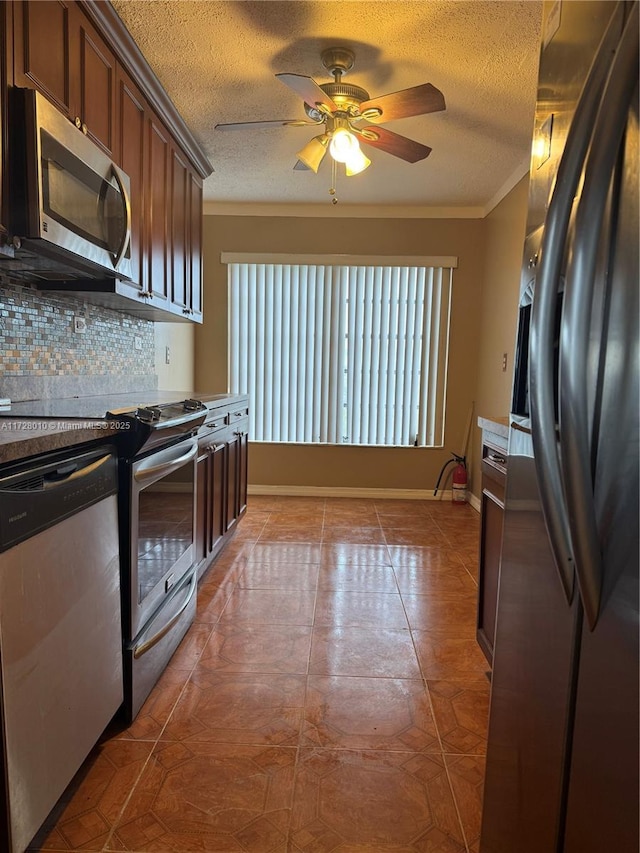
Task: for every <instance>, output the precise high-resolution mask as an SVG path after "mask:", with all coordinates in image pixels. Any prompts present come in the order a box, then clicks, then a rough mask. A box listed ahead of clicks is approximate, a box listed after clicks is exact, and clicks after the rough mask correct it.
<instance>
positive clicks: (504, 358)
mask: <svg viewBox="0 0 640 853" xmlns="http://www.w3.org/2000/svg"><path fill="white" fill-rule="evenodd" d="M502 372H503V373H506V372H507V353H506V352H503V353H502Z"/></svg>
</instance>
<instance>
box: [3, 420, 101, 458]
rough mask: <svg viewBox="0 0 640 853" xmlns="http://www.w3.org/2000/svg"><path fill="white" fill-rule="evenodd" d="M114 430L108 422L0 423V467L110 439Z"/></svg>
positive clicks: (5, 421)
mask: <svg viewBox="0 0 640 853" xmlns="http://www.w3.org/2000/svg"><path fill="white" fill-rule="evenodd" d="M116 433H117V430H116V429H115V428H114V427H113V425H112V424H110V423H109V422H108V421H92V420H87V421H77V422H75V423H70V422H68V421H60V420H56V419H53V418H52V419H50V420H46V421H45V420H40V419H38V418H33V419H31V418H24V419H21V420H10V419H3V420H0V464H1V463H3V462H15V461H17V460H19V459H28V458H29V457H30V456H39V455H40V454H41V453H49V452H50V451H52V450H61V449H64V448H66V447H74V446H75V445H77V444H83V443H84V442H86V441H98V440H99V439H107V438H111V437H114V436H115V435H116Z"/></svg>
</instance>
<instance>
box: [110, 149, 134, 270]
mask: <svg viewBox="0 0 640 853" xmlns="http://www.w3.org/2000/svg"><path fill="white" fill-rule="evenodd" d="M111 174H112V175H113V177H114V178H115V179H116V183H117V184H118V189H119V190H120V196H121V198H122V208H123V210H124V219H125V228H124V233H123V235H122V240H121V241H120V246H119V247H118V249H117V251H116V252H115V254H114V259H113V265H114V267H115V268H116V270H117V269H118V267H119V266H120V261H121V260H122V259H123V258H124V253H125V252H126V251H127V246H128V245H129V241H130V240H131V201H130V199H129V193H128V192H127V188H126V187H125V185H124V181H123V180H122V178H121V177H120V170H119V169H118V168H117V166H115V165H113V164H111Z"/></svg>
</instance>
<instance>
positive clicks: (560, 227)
mask: <svg viewBox="0 0 640 853" xmlns="http://www.w3.org/2000/svg"><path fill="white" fill-rule="evenodd" d="M622 14H623V4H622V3H618V5H617V7H616V9H615V12H614V13H613V15H612V16H611V19H610V21H609V25H608V27H607V30H606V32H605V34H604V36H603V38H602V41H601V43H600V46H599V48H598V51H597V53H596V56H595V58H594V60H593V63H592V65H591V68H590V69H589V74H588V75H587V79H586V81H585V84H584V87H583V89H582V92H581V94H580V98H579V100H578V103H577V106H576V110H575V113H574V117H573V121H572V123H571V127H570V128H569V133H568V134H567V140H566V143H565V147H564V151H563V154H562V157H561V160H560V163H559V165H558V171H557V174H556V182H555V186H554V189H553V193H552V195H551V199H550V201H549V207H548V211H547V216H546V219H545V225H544V233H543V236H542V243H541V247H540V253H539V257H540V260H539V263H538V274H537V276H536V282H535V292H534V297H533V306H532V312H531V329H530V337H529V394H530V399H531V439H532V442H533V449H534V459H535V466H536V474H537V479H538V489H539V492H540V503H541V506H542V512H543V515H544V520H545V524H546V527H547V532H548V534H549V540H550V543H551V549H552V552H553V556H554V560H555V563H556V567H557V569H558V574H559V577H560V581H561V583H562V587H563V589H564V592H565V595H566V598H567V601H568V602H569V603H570V602H571V600H572V598H573V587H574V562H573V548H572V542H571V533H570V527H569V520H568V515H567V507H566V503H565V496H564V490H563V484H562V476H561V468H560V458H559V452H558V441H557V438H556V419H555V410H554V399H553V392H554V364H553V335H554V319H555V317H554V312H555V307H556V297H557V293H558V284H559V281H560V276H561V273H562V268H563V264H564V259H565V251H566V244H567V235H568V231H569V222H570V219H571V211H572V207H573V200H574V197H575V194H576V191H577V189H578V184H579V181H580V176H581V174H582V168H583V165H584V160H585V157H586V153H587V149H588V146H589V141H590V139H591V129H592V126H593V122H594V121H595V117H596V115H597V112H598V107H599V105H600V97H601V93H602V89H603V87H604V84H605V81H606V79H607V74H608V72H609V67H610V64H611V57H612V56H613V53H614V51H615V47H616V44H617V41H618V34H619V31H620V17H621V16H622Z"/></svg>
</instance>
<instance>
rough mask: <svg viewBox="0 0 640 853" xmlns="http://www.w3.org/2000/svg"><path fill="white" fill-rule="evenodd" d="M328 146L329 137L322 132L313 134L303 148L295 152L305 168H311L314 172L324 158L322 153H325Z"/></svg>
mask: <svg viewBox="0 0 640 853" xmlns="http://www.w3.org/2000/svg"><path fill="white" fill-rule="evenodd" d="M328 147H329V137H328V136H327V134H326V133H323V134H321V135H320V136H314V137H313V139H312V140H311V141H310V142H307V144H306V145H305V146H304V148H303V149H301V150H300V151H298V153H297V154H296V156H297V158H298V162H300V163H302V164H303V165H304V166H306V167H307V169H312V170H313V171H314V172H317V171H318V168H319V166H320V163H322V160H323V159H324V155H325V154H326V153H327V148H328ZM294 168H296V166H294Z"/></svg>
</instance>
